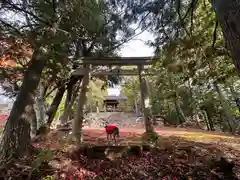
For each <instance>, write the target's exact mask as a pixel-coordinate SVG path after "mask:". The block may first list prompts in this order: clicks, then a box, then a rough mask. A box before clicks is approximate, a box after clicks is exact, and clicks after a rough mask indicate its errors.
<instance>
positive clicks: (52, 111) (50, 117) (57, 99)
mask: <svg viewBox="0 0 240 180" xmlns="http://www.w3.org/2000/svg"><path fill="white" fill-rule="evenodd" d="M64 92H65V87H64V86H63V87H60V88H59V89H58V91H57V92H56V95H55V97H54V99H53V101H52V103H51V106H50V108H49V110H48V111H47V113H46V114H47V116H48V118H47V126H48V127H50V126H51V124H52V122H53V120H54V117H55V114H56V112H57V109H58V107H59V105H60V103H61V101H62V98H63V95H64Z"/></svg>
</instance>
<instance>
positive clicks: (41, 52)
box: [0, 47, 47, 165]
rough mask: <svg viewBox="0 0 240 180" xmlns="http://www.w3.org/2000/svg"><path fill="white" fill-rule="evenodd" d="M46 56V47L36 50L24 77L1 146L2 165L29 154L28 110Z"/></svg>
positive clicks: (0, 157) (0, 158)
mask: <svg viewBox="0 0 240 180" xmlns="http://www.w3.org/2000/svg"><path fill="white" fill-rule="evenodd" d="M46 54H47V50H46V49H45V48H44V47H40V48H39V49H36V50H35V51H34V53H33V56H32V61H31V62H32V63H31V65H30V66H29V68H28V70H27V71H26V73H25V75H24V79H23V83H22V86H21V88H20V92H19V94H18V95H17V98H16V100H15V102H14V104H13V107H12V110H11V112H10V115H9V118H8V120H7V124H6V126H5V129H4V134H3V139H2V142H1V145H0V148H1V151H0V160H1V165H2V164H4V163H5V162H8V161H10V160H12V158H13V157H16V158H21V157H22V156H24V155H25V153H27V152H28V147H30V139H31V138H30V121H27V119H28V111H29V110H28V109H29V108H30V109H31V106H32V103H33V102H32V100H31V99H32V98H33V97H32V95H33V94H34V91H35V90H36V89H37V86H38V84H39V81H40V78H41V73H42V70H43V68H44V62H45V57H46ZM29 106H30V107H29ZM20 131H21V132H20ZM26 133H29V134H28V135H27V134H26ZM23 139H24V140H23Z"/></svg>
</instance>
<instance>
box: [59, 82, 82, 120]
mask: <svg viewBox="0 0 240 180" xmlns="http://www.w3.org/2000/svg"><path fill="white" fill-rule="evenodd" d="M80 85H81V79H80V81H79V83H77V84H76V87H75V90H74V92H73V93H72V97H71V101H70V103H69V104H68V105H67V106H66V108H64V112H63V114H62V115H61V117H60V118H59V120H60V124H62V125H63V124H66V123H67V122H68V118H69V115H70V112H71V108H72V106H73V105H74V102H75V100H76V98H77V96H78V92H79V88H80Z"/></svg>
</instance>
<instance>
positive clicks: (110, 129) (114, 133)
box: [105, 124, 119, 143]
mask: <svg viewBox="0 0 240 180" xmlns="http://www.w3.org/2000/svg"><path fill="white" fill-rule="evenodd" d="M105 130H106V133H107V140H109V137H110V140H111V139H112V137H113V139H114V141H115V143H116V142H117V141H116V137H118V138H119V129H118V127H117V126H115V125H107V124H106V125H105Z"/></svg>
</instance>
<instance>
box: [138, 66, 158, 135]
mask: <svg viewBox="0 0 240 180" xmlns="http://www.w3.org/2000/svg"><path fill="white" fill-rule="evenodd" d="M142 69H143V67H142V66H139V67H138V71H139V82H140V92H141V100H142V111H143V114H144V122H145V132H146V133H152V132H153V131H154V128H153V123H152V120H151V107H150V98H149V93H148V87H147V82H146V80H145V79H144V78H143V77H142Z"/></svg>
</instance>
